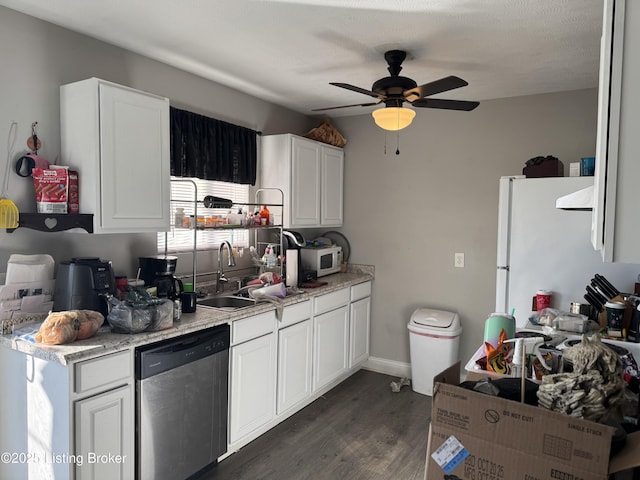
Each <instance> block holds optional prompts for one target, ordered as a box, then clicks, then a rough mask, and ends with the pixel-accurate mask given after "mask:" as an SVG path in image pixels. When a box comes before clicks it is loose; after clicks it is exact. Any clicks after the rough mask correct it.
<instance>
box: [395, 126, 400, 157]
mask: <svg viewBox="0 0 640 480" xmlns="http://www.w3.org/2000/svg"><path fill="white" fill-rule="evenodd" d="M397 135H398V136H397V137H396V155H400V130H398V132H397Z"/></svg>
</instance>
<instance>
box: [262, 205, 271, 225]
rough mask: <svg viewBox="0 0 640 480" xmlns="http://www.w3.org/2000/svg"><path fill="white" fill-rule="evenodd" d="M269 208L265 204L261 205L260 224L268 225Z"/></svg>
mask: <svg viewBox="0 0 640 480" xmlns="http://www.w3.org/2000/svg"><path fill="white" fill-rule="evenodd" d="M269 214H270V212H269V209H268V208H267V206H266V205H263V206H262V210H260V225H269Z"/></svg>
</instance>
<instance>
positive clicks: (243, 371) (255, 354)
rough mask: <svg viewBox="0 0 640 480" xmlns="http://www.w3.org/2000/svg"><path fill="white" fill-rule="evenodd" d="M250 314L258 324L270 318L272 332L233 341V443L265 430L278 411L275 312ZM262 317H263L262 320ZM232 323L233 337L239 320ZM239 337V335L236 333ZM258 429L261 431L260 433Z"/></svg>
mask: <svg viewBox="0 0 640 480" xmlns="http://www.w3.org/2000/svg"><path fill="white" fill-rule="evenodd" d="M269 316H270V317H271V319H268V318H264V316H263V315H258V316H256V317H250V318H248V319H244V320H240V321H239V322H245V320H252V319H253V320H252V321H254V322H255V325H256V326H257V325H258V324H259V323H264V322H267V324H268V325H270V330H271V332H270V333H268V334H266V335H262V336H260V337H258V338H253V339H251V340H247V341H244V342H243V343H240V344H237V345H233V346H232V347H231V351H230V365H229V372H230V382H229V385H230V391H229V444H230V445H233V444H235V443H237V442H239V441H241V440H243V438H245V437H248V436H251V434H254V436H257V435H259V434H260V433H263V432H262V431H260V428H262V427H263V426H265V425H266V424H267V423H268V422H269V421H271V420H272V419H273V418H274V416H275V413H276V352H277V346H276V333H275V331H274V330H275V328H274V323H273V322H274V321H275V315H274V314H273V312H269ZM260 320H261V321H260ZM236 323H238V322H234V323H233V324H232V338H233V337H234V335H233V329H234V326H235V324H236ZM236 337H237V336H236ZM256 432H258V433H256Z"/></svg>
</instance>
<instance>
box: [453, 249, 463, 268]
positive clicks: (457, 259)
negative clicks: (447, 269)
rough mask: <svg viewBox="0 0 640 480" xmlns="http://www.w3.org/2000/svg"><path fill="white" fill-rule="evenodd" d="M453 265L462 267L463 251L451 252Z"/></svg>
mask: <svg viewBox="0 0 640 480" xmlns="http://www.w3.org/2000/svg"><path fill="white" fill-rule="evenodd" d="M453 266H454V267H456V268H464V253H454V254H453Z"/></svg>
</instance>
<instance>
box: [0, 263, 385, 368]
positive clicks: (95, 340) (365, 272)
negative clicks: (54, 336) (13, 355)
mask: <svg viewBox="0 0 640 480" xmlns="http://www.w3.org/2000/svg"><path fill="white" fill-rule="evenodd" d="M319 280H321V281H324V282H327V285H325V286H322V287H318V288H310V289H301V290H302V292H303V293H300V294H297V295H292V296H288V297H287V298H285V299H284V300H283V306H285V307H286V306H287V305H293V304H295V303H300V302H304V301H306V300H309V299H311V298H313V297H316V296H319V295H324V294H326V293H330V292H332V291H335V290H339V289H341V288H345V287H349V286H351V285H357V284H359V283H363V282H367V281H370V280H373V267H369V266H350V270H349V271H348V272H347V273H336V274H333V275H328V276H326V277H321V278H320V279H319ZM275 308H276V307H275V306H274V305H273V304H272V303H270V302H258V303H256V305H255V306H252V307H247V308H243V309H240V310H235V311H224V310H219V309H215V308H210V307H204V306H198V307H197V310H196V312H195V313H183V314H182V318H181V319H180V320H179V321H177V322H174V324H173V327H171V328H168V329H165V330H160V331H158V332H142V333H136V334H119V333H111V332H110V331H108V329H107V328H106V327H103V328H101V329H100V330H99V331H98V333H96V334H95V335H94V336H93V337H91V338H88V339H86V340H78V341H75V342H73V343H70V344H67V345H45V344H41V343H31V342H29V341H26V340H23V339H19V338H17V337H13V336H12V335H0V346H2V347H5V348H11V349H13V350H17V351H20V352H23V353H26V354H29V355H33V356H35V357H38V358H42V359H44V360H48V361H52V362H57V363H60V364H62V365H68V364H71V363H74V362H77V361H80V360H87V359H89V358H93V357H99V356H102V355H106V354H109V353H114V352H117V351H121V350H126V349H129V348H134V347H137V346H140V345H145V344H148V343H153V342H158V341H161V340H166V339H169V338H174V337H178V336H180V335H184V334H187V333H191V332H195V331H198V330H202V329H205V328H210V327H214V326H216V325H220V324H223V323H232V322H233V321H235V320H240V319H242V318H246V317H251V316H254V315H258V314H260V313H263V312H268V311H270V310H275Z"/></svg>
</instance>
